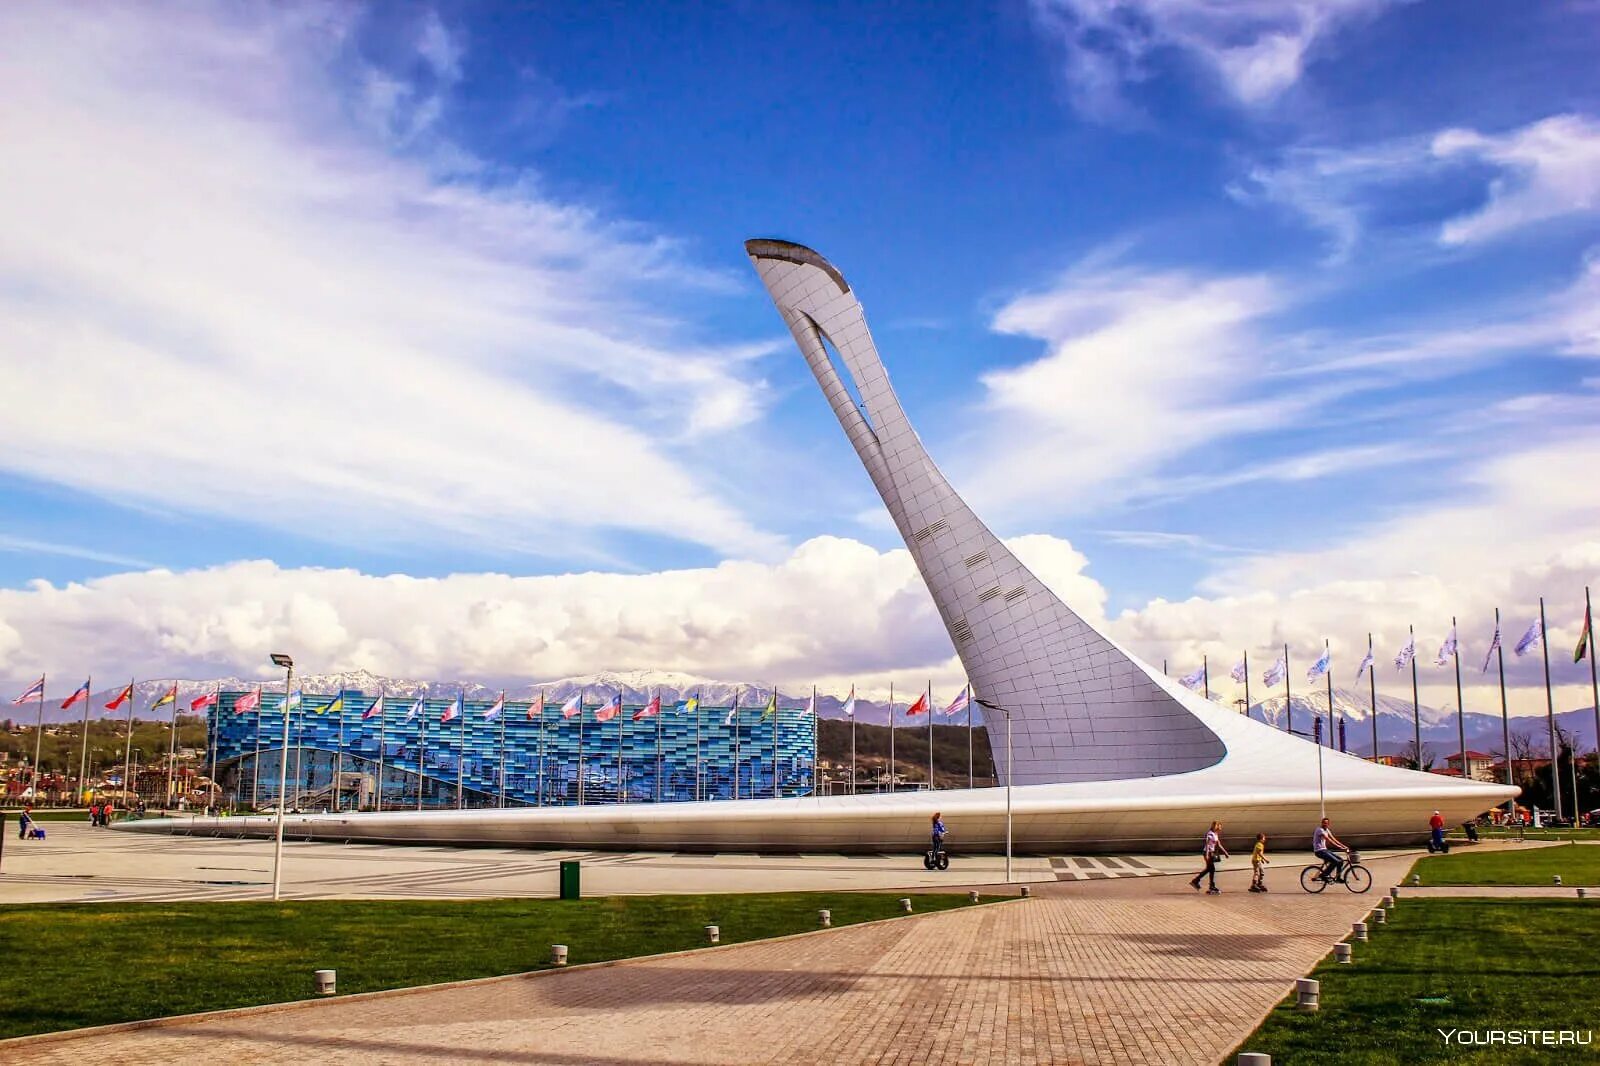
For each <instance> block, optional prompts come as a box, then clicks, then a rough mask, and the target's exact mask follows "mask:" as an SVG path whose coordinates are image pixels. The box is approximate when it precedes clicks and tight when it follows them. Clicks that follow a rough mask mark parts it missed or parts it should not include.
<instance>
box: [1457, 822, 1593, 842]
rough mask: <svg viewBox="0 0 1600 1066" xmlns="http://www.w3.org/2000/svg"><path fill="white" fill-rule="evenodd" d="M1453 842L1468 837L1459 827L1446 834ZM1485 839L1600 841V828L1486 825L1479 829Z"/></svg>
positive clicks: (1479, 834) (1480, 834)
mask: <svg viewBox="0 0 1600 1066" xmlns="http://www.w3.org/2000/svg"><path fill="white" fill-rule="evenodd" d="M1446 835H1447V836H1449V838H1450V840H1451V842H1452V843H1457V842H1460V841H1462V840H1465V839H1466V834H1465V833H1463V832H1462V831H1461V830H1460V829H1459V828H1458V829H1455V830H1452V831H1451V832H1450V833H1448V834H1446ZM1478 836H1479V837H1481V838H1482V839H1484V840H1595V841H1600V829H1497V828H1495V827H1494V826H1484V827H1482V828H1480V829H1479V830H1478Z"/></svg>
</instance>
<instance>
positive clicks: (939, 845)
mask: <svg viewBox="0 0 1600 1066" xmlns="http://www.w3.org/2000/svg"><path fill="white" fill-rule="evenodd" d="M945 833H946V830H945V827H944V819H943V818H941V817H940V812H938V811H935V812H934V815H933V847H931V848H929V849H928V854H927V855H925V856H923V860H922V865H923V866H925V867H927V868H928V869H930V870H933V869H939V870H944V869H948V868H949V866H950V856H948V855H946V854H945V853H944V837H945Z"/></svg>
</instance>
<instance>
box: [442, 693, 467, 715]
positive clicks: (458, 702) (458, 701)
mask: <svg viewBox="0 0 1600 1066" xmlns="http://www.w3.org/2000/svg"><path fill="white" fill-rule="evenodd" d="M466 706H467V705H466V697H465V696H463V695H462V694H461V693H459V692H457V693H456V698H455V699H453V700H451V701H450V706H448V707H446V708H445V709H444V713H443V714H441V715H440V716H439V721H441V722H453V721H455V720H456V719H457V718H460V717H461V712H462V711H464V710H466Z"/></svg>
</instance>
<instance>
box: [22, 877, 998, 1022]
mask: <svg viewBox="0 0 1600 1066" xmlns="http://www.w3.org/2000/svg"><path fill="white" fill-rule="evenodd" d="M862 894H864V893H857V892H847V893H841V895H862ZM1023 899H1024V897H1022V896H1011V897H1005V896H1002V897H997V898H994V899H990V900H982V901H980V902H978V903H966V904H962V905H960V906H956V907H950V908H948V909H947V910H942V911H929V912H928V913H926V914H896V915H893V916H891V917H888V918H875V919H873V920H872V921H870V922H854V923H852V924H849V925H834V926H830V927H828V928H826V929H807V930H805V931H804V932H800V933H785V934H784V935H783V936H770V937H762V938H759V939H756V940H741V941H738V942H736V943H732V944H717V945H715V946H710V947H700V948H687V949H685V950H683V951H664V952H661V953H659V954H655V955H631V956H629V957H628V958H625V959H604V960H601V961H599V962H584V963H579V964H578V965H576V966H545V967H543V968H541V969H538V970H525V971H523V972H521V973H506V974H498V975H496V976H493V977H468V978H464V979H463V980H460V981H442V982H439V983H437V984H429V985H408V986H406V987H405V988H380V989H377V990H375V991H372V992H352V993H350V994H349V995H347V996H335V997H333V998H331V999H329V998H326V997H323V998H318V999H311V998H308V999H294V1000H289V1001H287V1002H284V1003H263V1004H259V1005H257V1006H254V1007H225V1008H223V1009H222V1010H209V1011H198V1012H196V1013H194V1014H170V1015H167V1016H166V1017H163V1018H143V1019H140V1020H138V1021H132V1022H112V1023H111V1024H109V1025H91V1026H86V1027H85V1028H82V1029H63V1030H61V1031H60V1032H55V1033H33V1034H30V1035H28V1036H14V1037H11V1038H9V1039H6V1040H0V1052H4V1051H5V1050H6V1049H9V1048H30V1047H40V1046H43V1045H48V1044H61V1043H67V1042H69V1041H72V1040H87V1039H91V1038H93V1037H100V1036H115V1035H117V1034H118V1033H134V1032H139V1031H141V1030H144V1029H167V1028H174V1027H178V1026H183V1025H188V1024H191V1023H194V1022H204V1021H218V1020H224V1019H228V1018H250V1017H255V1016H257V1015H262V1014H278V1013H281V1012H283V1011H292V1010H306V1009H312V1008H316V1007H331V1006H334V1005H336V1004H340V1003H352V1002H362V1001H366V1000H374V999H391V998H394V997H398V996H409V995H416V994H418V993H422V992H437V991H440V990H442V989H450V988H470V987H473V986H483V985H494V984H503V983H505V982H507V981H521V980H531V979H533V978H539V977H560V976H563V975H565V974H572V973H582V972H583V971H585V970H600V969H605V968H606V967H610V966H621V965H624V964H625V963H630V962H642V961H645V960H651V959H678V958H688V957H692V956H696V955H706V954H709V953H711V952H714V951H730V950H733V949H735V948H740V947H745V946H747V945H750V944H776V943H781V942H783V941H786V940H800V939H803V938H805V937H813V936H827V935H828V934H830V933H838V932H842V931H843V930H846V929H864V928H866V927H868V926H873V925H885V924H887V923H889V922H914V921H917V920H918V919H928V918H937V917H939V916H940V915H943V914H949V913H952V912H959V911H966V910H971V909H972V908H973V907H982V906H990V905H993V904H997V903H1008V902H1010V903H1020V902H1022V901H1023Z"/></svg>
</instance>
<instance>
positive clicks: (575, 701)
mask: <svg viewBox="0 0 1600 1066" xmlns="http://www.w3.org/2000/svg"><path fill="white" fill-rule="evenodd" d="M582 713H583V693H581V692H574V693H573V694H572V696H571V698H570V699H568V700H567V702H566V703H563V704H562V705H561V717H563V718H576V717H577V716H578V715H580V714H582Z"/></svg>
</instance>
